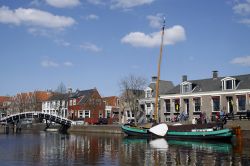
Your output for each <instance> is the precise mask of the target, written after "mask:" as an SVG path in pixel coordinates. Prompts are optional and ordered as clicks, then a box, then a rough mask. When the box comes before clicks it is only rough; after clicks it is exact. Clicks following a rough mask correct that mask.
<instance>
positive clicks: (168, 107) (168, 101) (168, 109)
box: [165, 99, 170, 112]
mask: <svg viewBox="0 0 250 166" xmlns="http://www.w3.org/2000/svg"><path fill="white" fill-rule="evenodd" d="M165 104H166V112H170V100H169V99H166V100H165Z"/></svg>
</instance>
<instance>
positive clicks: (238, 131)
mask: <svg viewBox="0 0 250 166" xmlns="http://www.w3.org/2000/svg"><path fill="white" fill-rule="evenodd" d="M232 130H233V132H234V134H235V135H236V136H241V128H240V126H236V127H232Z"/></svg>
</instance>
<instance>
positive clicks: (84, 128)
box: [0, 119, 250, 136]
mask: <svg viewBox="0 0 250 166" xmlns="http://www.w3.org/2000/svg"><path fill="white" fill-rule="evenodd" d="M59 127H60V126H59V125H55V126H52V128H56V129H58V128H59ZM224 127H226V128H235V127H240V129H241V131H242V132H243V133H249V136H250V120H247V119H243V120H234V121H233V120H229V121H227V123H226V125H225V126H224ZM44 129H45V124H30V125H28V126H25V127H22V131H27V130H32V131H42V130H44ZM90 132H92V133H94V132H95V133H110V134H122V133H123V132H122V130H121V126H120V125H76V126H71V127H70V128H69V129H68V133H90ZM0 133H4V127H3V126H0Z"/></svg>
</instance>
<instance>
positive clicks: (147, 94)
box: [146, 90, 151, 98]
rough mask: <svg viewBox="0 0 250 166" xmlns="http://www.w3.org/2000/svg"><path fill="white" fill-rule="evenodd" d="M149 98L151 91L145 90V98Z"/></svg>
mask: <svg viewBox="0 0 250 166" xmlns="http://www.w3.org/2000/svg"><path fill="white" fill-rule="evenodd" d="M150 97H151V90H147V91H146V98H150Z"/></svg>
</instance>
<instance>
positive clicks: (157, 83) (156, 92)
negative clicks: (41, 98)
mask: <svg viewBox="0 0 250 166" xmlns="http://www.w3.org/2000/svg"><path fill="white" fill-rule="evenodd" d="M164 29H165V18H164V19H163V26H162V31H161V46H160V56H159V61H158V72H157V80H156V87H155V108H154V115H155V116H154V119H155V121H156V122H159V118H158V116H159V115H158V114H159V113H158V109H159V106H158V98H159V81H160V74H161V59H162V49H163V41H164V40H163V39H164Z"/></svg>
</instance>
